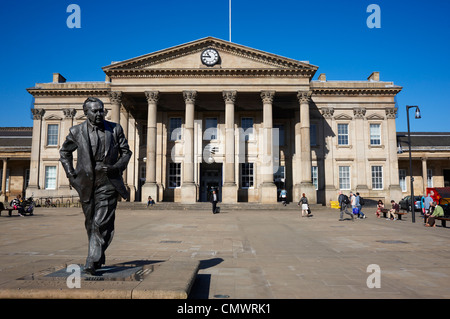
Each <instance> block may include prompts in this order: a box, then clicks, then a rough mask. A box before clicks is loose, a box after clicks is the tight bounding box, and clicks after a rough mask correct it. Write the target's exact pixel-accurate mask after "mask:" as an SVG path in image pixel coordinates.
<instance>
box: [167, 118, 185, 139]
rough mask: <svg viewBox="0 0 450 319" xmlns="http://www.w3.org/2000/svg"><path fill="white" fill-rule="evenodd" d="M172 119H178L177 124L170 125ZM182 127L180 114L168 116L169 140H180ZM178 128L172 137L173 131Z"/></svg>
mask: <svg viewBox="0 0 450 319" xmlns="http://www.w3.org/2000/svg"><path fill="white" fill-rule="evenodd" d="M172 120H177V121H178V120H179V126H178V123H176V124H177V126H172V123H173V122H172ZM182 127H183V119H182V118H181V117H180V116H172V117H170V118H169V141H172V142H175V141H180V140H182V138H183V134H182ZM176 130H179V131H178V132H177V135H176V136H175V137H173V133H174V132H175V131H176Z"/></svg>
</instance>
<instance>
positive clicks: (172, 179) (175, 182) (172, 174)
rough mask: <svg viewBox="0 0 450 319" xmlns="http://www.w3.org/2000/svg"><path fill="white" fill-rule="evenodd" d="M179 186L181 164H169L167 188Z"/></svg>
mask: <svg viewBox="0 0 450 319" xmlns="http://www.w3.org/2000/svg"><path fill="white" fill-rule="evenodd" d="M180 186H181V163H169V188H177V187H180Z"/></svg>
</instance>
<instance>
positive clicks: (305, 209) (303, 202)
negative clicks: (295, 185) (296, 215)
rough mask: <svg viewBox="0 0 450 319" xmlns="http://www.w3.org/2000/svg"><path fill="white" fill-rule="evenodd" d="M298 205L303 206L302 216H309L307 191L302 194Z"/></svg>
mask: <svg viewBox="0 0 450 319" xmlns="http://www.w3.org/2000/svg"><path fill="white" fill-rule="evenodd" d="M297 205H298V206H300V205H301V206H302V217H305V216H306V217H307V216H308V198H306V195H305V193H303V194H302V198H300V201H299V202H298V204H297Z"/></svg>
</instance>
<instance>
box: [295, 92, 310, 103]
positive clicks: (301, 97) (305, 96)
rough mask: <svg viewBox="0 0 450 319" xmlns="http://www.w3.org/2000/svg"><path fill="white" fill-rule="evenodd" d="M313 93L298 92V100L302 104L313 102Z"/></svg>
mask: <svg viewBox="0 0 450 319" xmlns="http://www.w3.org/2000/svg"><path fill="white" fill-rule="evenodd" d="M311 95H312V91H298V92H297V98H298V101H299V102H300V103H309V101H310V100H311Z"/></svg>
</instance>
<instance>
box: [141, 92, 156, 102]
mask: <svg viewBox="0 0 450 319" xmlns="http://www.w3.org/2000/svg"><path fill="white" fill-rule="evenodd" d="M144 93H145V97H146V98H147V103H158V100H159V91H145V92H144Z"/></svg>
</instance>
